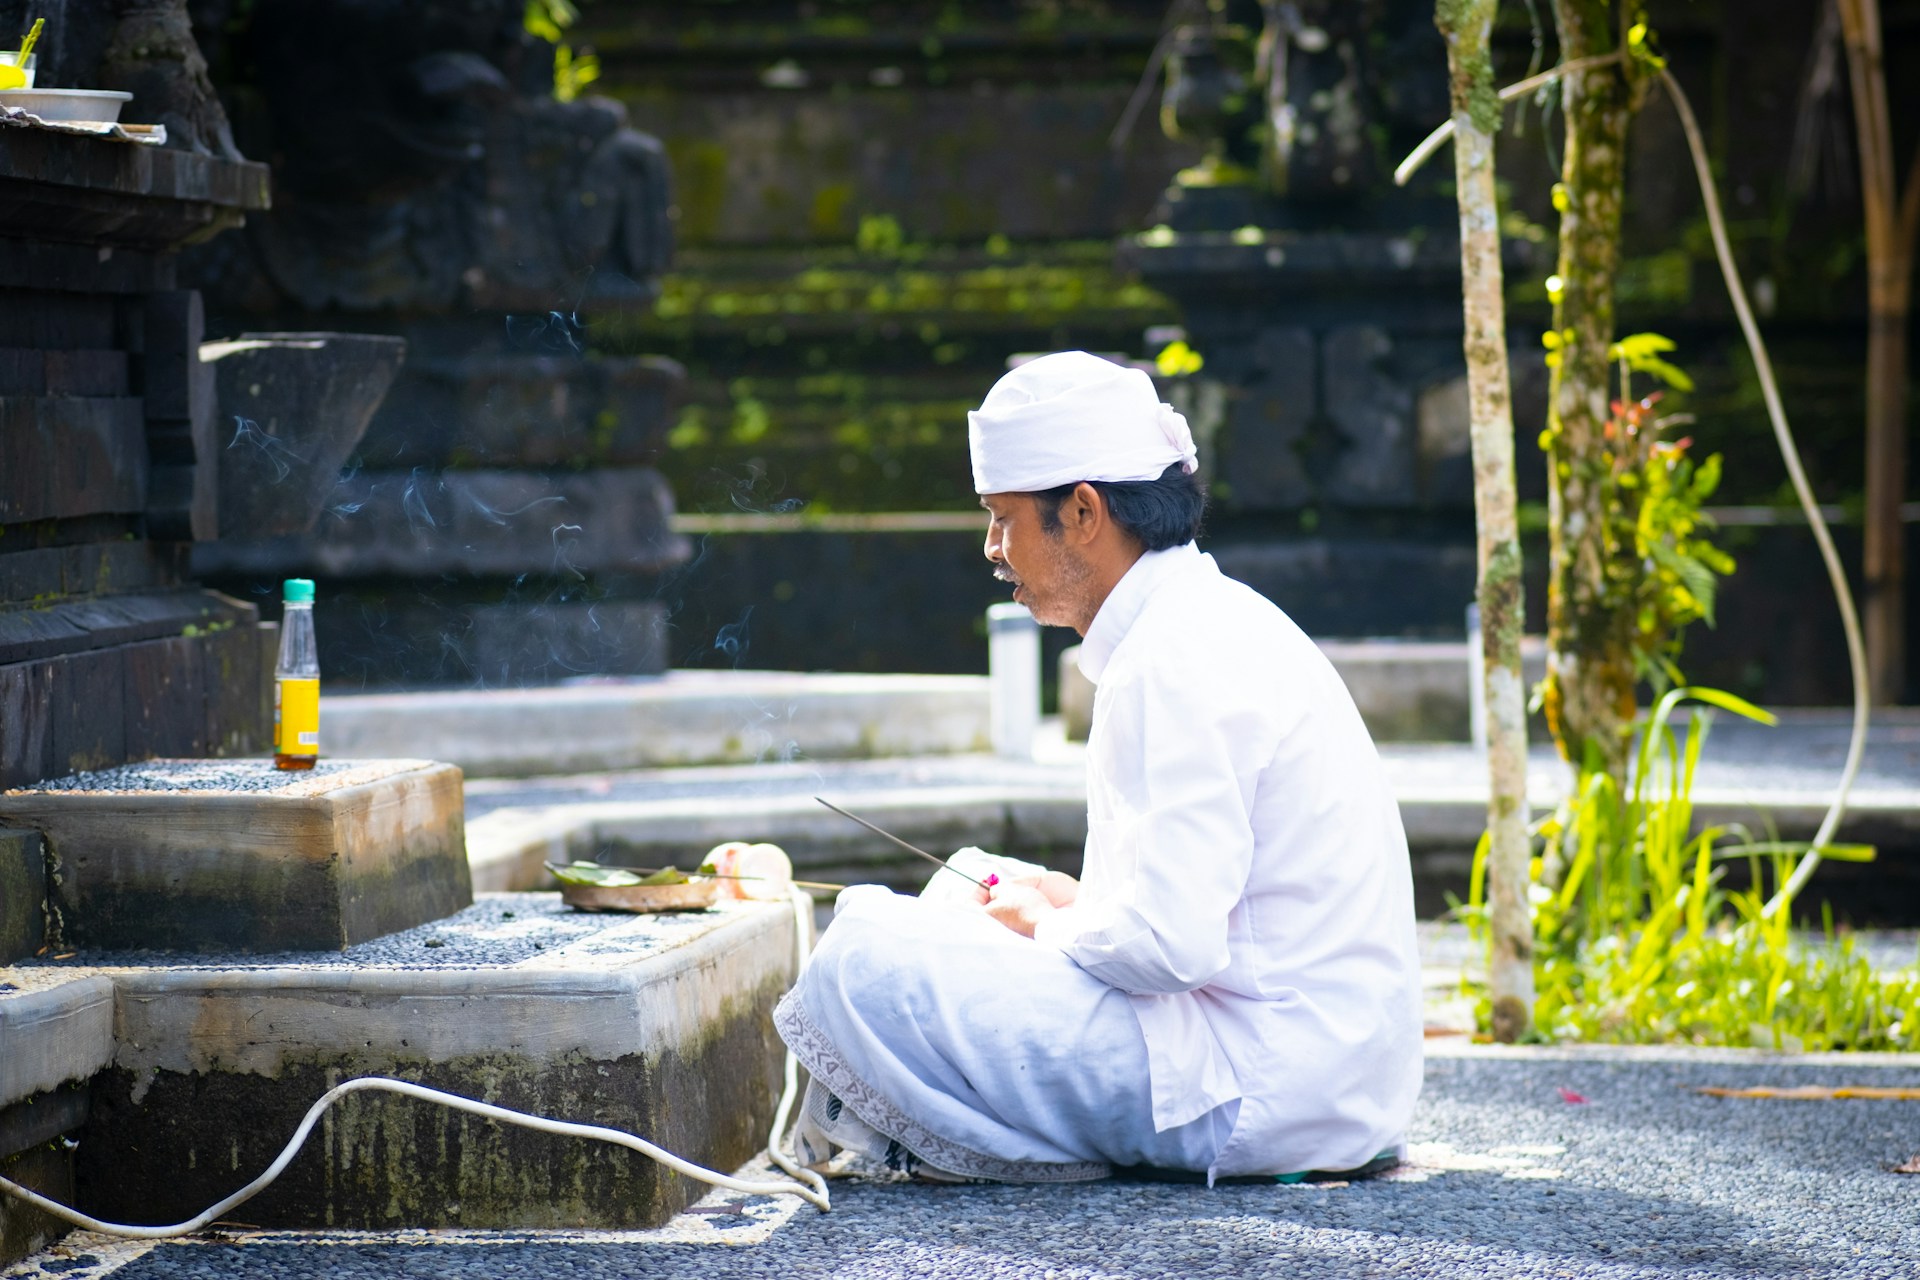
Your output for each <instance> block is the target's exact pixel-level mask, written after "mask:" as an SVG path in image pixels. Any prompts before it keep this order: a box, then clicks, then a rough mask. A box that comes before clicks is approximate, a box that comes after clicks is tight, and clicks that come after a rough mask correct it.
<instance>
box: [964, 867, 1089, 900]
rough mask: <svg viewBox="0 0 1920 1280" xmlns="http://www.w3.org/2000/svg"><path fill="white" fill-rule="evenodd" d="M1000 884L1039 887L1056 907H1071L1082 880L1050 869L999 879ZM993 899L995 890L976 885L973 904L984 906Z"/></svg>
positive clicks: (996, 881)
mask: <svg viewBox="0 0 1920 1280" xmlns="http://www.w3.org/2000/svg"><path fill="white" fill-rule="evenodd" d="M994 883H995V884H996V885H1000V884H1021V885H1026V886H1027V887H1028V888H1030V889H1038V890H1039V891H1040V893H1041V894H1042V896H1044V897H1045V898H1046V900H1047V902H1048V903H1049V904H1051V905H1052V906H1056V907H1070V906H1072V905H1073V904H1074V901H1075V900H1076V899H1078V898H1079V896H1080V882H1079V881H1078V880H1075V879H1074V878H1073V877H1072V876H1070V875H1068V874H1067V873H1066V872H1064V871H1048V872H1045V873H1044V874H1042V875H1037V876H1015V877H1014V878H1013V879H1011V880H999V879H996V880H995V882H994ZM991 901H993V890H992V889H991V888H981V887H978V886H976V887H975V888H974V890H973V905H975V906H976V907H984V906H986V905H987V904H988V903H989V902H991Z"/></svg>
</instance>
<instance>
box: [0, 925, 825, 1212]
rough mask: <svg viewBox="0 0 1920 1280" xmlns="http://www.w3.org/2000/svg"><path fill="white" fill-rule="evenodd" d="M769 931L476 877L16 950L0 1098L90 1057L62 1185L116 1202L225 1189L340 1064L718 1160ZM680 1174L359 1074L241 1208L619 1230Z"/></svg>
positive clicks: (775, 943) (772, 1057)
mask: <svg viewBox="0 0 1920 1280" xmlns="http://www.w3.org/2000/svg"><path fill="white" fill-rule="evenodd" d="M793 930H794V917H793V913H792V911H791V910H790V909H789V908H788V907H787V906H786V905H785V904H783V903H733V904H726V905H723V906H721V907H717V908H715V909H712V910H709V911H703V912H687V913H677V914H672V915H661V916H624V915H591V914H586V913H580V912H573V911H570V910H568V909H566V908H564V907H562V906H561V905H560V902H559V896H558V895H557V894H523V895H500V896H489V897H485V898H483V899H481V900H480V901H479V902H477V903H475V904H474V905H473V906H472V907H470V908H468V909H466V910H465V911H462V912H460V913H458V914H457V915H455V916H452V917H450V918H449V919H446V920H441V921H436V922H434V923H432V924H429V925H424V926H421V927H419V928H415V929H410V930H407V931H405V932H401V933H396V934H392V935H389V936H387V937H384V938H381V939H379V940H377V941H375V942H371V943H366V944H362V945H360V946H356V947H353V948H351V949H349V950H348V951H347V952H345V953H336V954H331V955H322V956H313V955H302V954H272V955H248V954H224V955H223V954H203V955H192V956H165V957H161V956H144V957H129V956H125V955H116V954H112V953H96V952H82V953H79V954H78V955H75V956H73V957H72V958H71V959H67V960H63V961H59V962H54V961H51V960H40V961H35V962H30V963H27V964H21V965H16V966H14V967H13V968H11V969H9V970H6V971H5V978H6V985H7V986H9V987H11V988H12V989H11V990H0V1117H3V1116H4V1115H5V1114H6V1108H7V1107H8V1106H9V1105H10V1104H16V1103H19V1102H21V1101H23V1100H27V1099H33V1098H44V1097H46V1096H47V1093H48V1091H49V1090H50V1089H57V1088H58V1087H59V1086H60V1085H61V1084H62V1083H64V1082H65V1081H69V1080H74V1079H88V1078H90V1081H91V1083H90V1086H89V1088H88V1095H89V1105H88V1107H87V1111H86V1114H85V1119H84V1123H83V1124H82V1125H81V1126H80V1128H79V1129H78V1131H77V1132H76V1133H75V1134H73V1135H72V1136H74V1137H75V1138H77V1140H78V1143H79V1146H78V1148H77V1150H76V1151H75V1153H74V1154H75V1157H76V1165H75V1168H74V1181H75V1184H76V1186H77V1193H78V1198H79V1202H80V1205H81V1207H82V1208H84V1209H86V1210H87V1211H88V1212H90V1213H94V1214H96V1215H99V1216H102V1217H106V1218H108V1219H110V1220H117V1221H132V1222H159V1221H173V1220H177V1219H179V1218H182V1217H186V1216H188V1215H190V1214H191V1213H194V1212H197V1211H198V1210H199V1209H201V1208H202V1207H204V1206H205V1205H207V1204H209V1203H212V1202H213V1201H214V1200H216V1199H218V1198H219V1197H220V1196H222V1195H225V1194H226V1193H228V1192H230V1191H232V1190H233V1189H234V1188H235V1187H236V1186H238V1185H240V1184H241V1183H243V1182H244V1181H246V1180H247V1179H248V1178H251V1177H252V1176H254V1175H255V1174H256V1173H257V1172H258V1171H259V1170H261V1169H262V1168H264V1167H265V1166H266V1165H267V1164H268V1163H269V1162H270V1161H271V1160H272V1158H273V1157H274V1156H275V1155H276V1154H277V1153H278V1151H279V1149H280V1147H281V1146H282V1144H284V1143H285V1141H286V1140H287V1138H288V1137H289V1136H290V1135H291V1133H292V1132H293V1129H294V1127H295V1125H296V1124H297V1123H298V1120H299V1118H300V1116H301V1115H302V1114H303V1113H304V1112H305V1110H306V1108H307V1107H308V1106H309V1105H311V1103H312V1102H313V1100H314V1099H315V1098H317V1097H318V1096H319V1095H320V1094H321V1093H323V1092H324V1091H325V1090H326V1089H327V1088H329V1087H330V1086H331V1085H333V1084H336V1083H338V1082H339V1081H341V1080H343V1079H347V1078H350V1077H353V1076H360V1075H375V1074H377V1075H392V1076H397V1077H399V1078H402V1079H407V1080H413V1081H417V1082H419V1083H422V1084H426V1085H429V1086H432V1087H435V1088H441V1089H446V1090H448V1091H451V1092H455V1093H461V1094H465V1095H467V1096H470V1097H477V1098H482V1099H484V1100H486V1101H489V1102H494V1103H498V1104H500V1105H503V1106H508V1107H515V1108H519V1109H522V1110H528V1111H533V1112H536V1113H539V1114H543V1115H552V1116H557V1117H560V1118H563V1119H574V1120H583V1121H590V1122H595V1123H600V1124H606V1125H612V1126H615V1127H618V1128H623V1129H627V1130H629V1131H632V1132H635V1133H639V1134H642V1135H644V1136H646V1137H648V1138H650V1139H652V1140H654V1141H656V1142H660V1143H662V1144H664V1145H666V1146H667V1147H669V1148H670V1149H672V1150H674V1151H676V1152H679V1153H681V1154H684V1155H686V1156H687V1157H689V1158H690V1159H693V1160H695V1161H697V1162H699V1163H702V1164H705V1165H708V1166H709V1167H718V1168H722V1169H731V1168H735V1167H737V1166H739V1165H740V1164H741V1163H743V1162H744V1161H745V1160H747V1159H748V1158H749V1157H750V1156H751V1155H752V1154H753V1153H754V1152H755V1151H757V1150H758V1149H759V1148H760V1146H761V1145H762V1143H763V1142H764V1140H765V1137H766V1130H767V1127H768V1125H769V1124H770V1123H771V1120H772V1108H773V1103H774V1100H775V1098H776V1096H777V1094H778V1092H779V1087H778V1086H779V1078H780V1064H781V1061H782V1056H781V1049H780V1044H779V1041H778V1039H777V1037H776V1036H775V1035H774V1033H773V1030H772V1025H771V1021H770V1017H769V1014H770V1011H771V1008H772V1005H773V1003H774V1001H775V1000H776V999H777V998H778V997H779V995H780V994H781V993H782V992H784V991H785V990H786V988H787V987H788V986H789V985H790V983H791V981H792V979H793V976H794V937H793ZM704 1190H705V1188H704V1187H702V1186H699V1185H698V1184H692V1183H688V1182H687V1181H686V1180H684V1179H682V1178H680V1177H678V1176H677V1175H667V1174H664V1173H663V1171H662V1170H661V1169H660V1168H659V1167H658V1166H656V1165H654V1164H653V1163H652V1162H651V1161H648V1160H645V1159H643V1158H641V1157H639V1156H637V1155H636V1154H634V1153H632V1152H629V1151H625V1150H622V1149H618V1148H613V1147H609V1146H605V1145H603V1144H595V1143H584V1142H579V1141H576V1140H571V1139H560V1138H553V1137H549V1136H547V1135H542V1134H536V1133H532V1132H530V1131H527V1130H522V1129H518V1128H507V1127H504V1126H496V1125H494V1124H493V1123H492V1122H490V1121H485V1120H479V1119H476V1118H474V1117H470V1116H465V1115H461V1114H459V1113H455V1112H451V1111H447V1110H445V1109H442V1108H438V1107H433V1106H429V1105H427V1104H423V1103H419V1102H414V1101H412V1100H408V1099H400V1098H394V1097H388V1096H385V1095H366V1094H363V1095H356V1096H354V1097H352V1098H348V1099H345V1100H343V1101H342V1102H341V1103H339V1104H337V1105H336V1107H335V1108H334V1110H333V1111H332V1112H330V1113H329V1114H328V1116H327V1118H326V1119H325V1120H324V1121H323V1123H322V1125H321V1126H320V1128H319V1129H317V1130H316V1133H315V1136H314V1138H313V1139H312V1140H311V1141H310V1142H309V1145H308V1148H307V1150H306V1151H305V1152H304V1153H303V1154H302V1155H301V1156H300V1157H299V1158H297V1159H296V1160H295V1162H294V1163H293V1164H292V1165H291V1166H290V1167H289V1169H288V1171H287V1172H286V1173H285V1174H284V1175H283V1176H282V1178H281V1179H280V1181H279V1182H277V1183H276V1184H275V1185H274V1187H272V1188H271V1189H270V1190H269V1191H268V1192H266V1193H265V1194H263V1195H262V1196H260V1197H259V1198H258V1199H256V1200H254V1201H251V1202H249V1204H248V1205H247V1207H246V1211H245V1214H244V1216H245V1218H246V1220H247V1221H248V1222H252V1223H258V1224H261V1225H263V1226H285V1227H294V1226H303V1227H321V1226H328V1227H349V1228H377V1227H391V1226H400V1225H411V1226H429V1227H456V1226H469V1227H513V1228H534V1227H540V1228H548V1227H586V1226H591V1227H608V1228H612V1227H641V1226H652V1225H656V1224H658V1223H660V1222H662V1221H664V1220H666V1219H667V1218H668V1217H670V1216H672V1214H673V1213H675V1212H677V1211H678V1210H679V1209H681V1208H682V1207H684V1206H685V1205H686V1204H688V1203H690V1202H691V1201H692V1200H693V1199H695V1198H696V1197H697V1196H698V1195H699V1194H701V1193H703V1192H704ZM0 1212H5V1211H4V1210H0Z"/></svg>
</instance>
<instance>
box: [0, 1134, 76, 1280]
mask: <svg viewBox="0 0 1920 1280" xmlns="http://www.w3.org/2000/svg"><path fill="white" fill-rule="evenodd" d="M0 1178H5V1179H7V1180H8V1181H9V1182H17V1183H19V1184H20V1185H21V1186H23V1187H25V1188H27V1189H28V1190H29V1191H38V1192H39V1193H40V1194H41V1195H43V1196H47V1197H49V1198H51V1199H54V1200H58V1201H60V1202H61V1203H63V1204H72V1203H73V1200H74V1192H73V1189H74V1177H73V1153H72V1152H71V1151H68V1150H66V1149H65V1147H64V1146H63V1145H62V1144H61V1143H59V1141H58V1140H57V1139H56V1140H55V1141H53V1142H43V1143H40V1144H39V1145H37V1146H35V1147H33V1148H31V1149H29V1150H26V1151H22V1152H20V1153H18V1154H17V1155H11V1156H5V1157H0ZM71 1230H73V1228H72V1227H69V1226H68V1225H67V1224H66V1223H64V1222H62V1221H61V1220H60V1219H58V1218H56V1217H54V1216H53V1215H52V1214H50V1213H42V1212H40V1210H38V1209H35V1208H33V1207H32V1206H30V1205H25V1204H22V1203H21V1202H20V1201H18V1200H16V1199H14V1198H13V1197H12V1196H0V1267H4V1266H6V1265H7V1264H8V1263H10V1262H18V1261H19V1260H20V1259H22V1258H24V1257H26V1256H27V1255H29V1254H33V1253H38V1252H39V1251H40V1250H42V1249H44V1248H46V1247H47V1246H48V1245H50V1244H52V1243H53V1242H54V1241H56V1240H58V1239H60V1237H62V1236H64V1235H66V1234H67V1233H68V1232H69V1231H71Z"/></svg>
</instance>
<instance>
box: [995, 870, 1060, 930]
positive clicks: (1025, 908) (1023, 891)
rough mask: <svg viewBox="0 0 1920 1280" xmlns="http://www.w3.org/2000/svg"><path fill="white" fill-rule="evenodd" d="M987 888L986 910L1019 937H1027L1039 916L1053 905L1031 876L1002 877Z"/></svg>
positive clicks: (1036, 923) (1049, 910)
mask: <svg viewBox="0 0 1920 1280" xmlns="http://www.w3.org/2000/svg"><path fill="white" fill-rule="evenodd" d="M988 892H989V893H991V894H992V897H991V898H990V899H989V900H988V902H987V904H986V906H987V914H988V915H990V916H992V917H993V918H994V919H995V920H998V921H999V922H1000V923H1001V924H1003V925H1005V926H1007V928H1009V929H1011V930H1013V931H1014V932H1015V933H1017V934H1019V935H1020V936H1021V937H1023V938H1031V937H1032V936H1033V931H1034V929H1035V928H1037V927H1038V926H1039V924H1040V919H1041V917H1042V916H1045V915H1047V914H1048V913H1049V912H1051V911H1053V909H1054V906H1053V903H1052V902H1050V901H1049V900H1048V899H1047V895H1046V894H1044V893H1042V892H1041V891H1040V890H1039V889H1038V888H1037V887H1036V886H1035V885H1034V884H1033V883H1032V881H1031V880H1020V881H1013V880H1002V881H1001V882H1000V883H999V884H996V885H995V886H993V888H992V889H990V890H989V891H988Z"/></svg>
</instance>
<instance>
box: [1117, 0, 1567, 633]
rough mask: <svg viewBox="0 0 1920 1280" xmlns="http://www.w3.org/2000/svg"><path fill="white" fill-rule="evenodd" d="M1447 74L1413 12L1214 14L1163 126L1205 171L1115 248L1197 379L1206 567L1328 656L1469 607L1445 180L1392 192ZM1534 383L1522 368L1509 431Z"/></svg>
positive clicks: (1436, 625)
mask: <svg viewBox="0 0 1920 1280" xmlns="http://www.w3.org/2000/svg"><path fill="white" fill-rule="evenodd" d="M1445 71H1446V58H1445V52H1444V50H1443V48H1442V46H1441V44H1440V40H1439V36H1438V34H1437V33H1436V32H1435V31H1434V29H1433V24H1432V11H1431V6H1425V7H1423V6H1422V5H1420V4H1418V3H1415V0H1364V2H1362V3H1334V2H1333V0H1322V2H1310V3H1304V4H1299V5H1282V6H1275V5H1257V4H1253V3H1237V2H1235V3H1227V2H1226V0H1215V3H1213V4H1211V5H1210V6H1209V13H1208V15H1207V16H1206V17H1205V19H1203V20H1201V21H1198V22H1196V23H1194V24H1193V25H1189V26H1184V27H1181V28H1178V29H1177V30H1176V31H1175V33H1174V34H1173V37H1172V45H1171V54H1170V57H1169V60H1168V72H1167V85H1166V90H1165V94H1164V98H1163V101H1162V108H1161V116H1162V122H1163V124H1164V126H1165V127H1166V128H1167V129H1168V130H1169V131H1170V132H1172V133H1174V134H1176V135H1177V136H1180V137H1183V138H1186V139H1188V140H1190V141H1192V142H1195V143H1197V144H1200V145H1203V146H1205V147H1206V148H1207V153H1206V156H1205V158H1204V159H1203V160H1202V161H1201V162H1200V163H1199V164H1197V165H1195V166H1193V167H1191V168H1189V169H1186V170H1183V171H1182V172H1181V173H1180V174H1179V175H1178V176H1177V177H1176V178H1175V179H1174V181H1173V184H1172V185H1171V186H1170V187H1168V189H1167V191H1166V193H1165V195H1164V197H1163V198H1162V200H1161V203H1160V206H1159V208H1158V209H1156V211H1155V214H1154V217H1153V221H1154V222H1155V223H1156V224H1157V225H1155V226H1154V227H1153V228H1152V229H1151V230H1148V231H1146V232H1143V233H1140V234H1137V235H1133V236H1129V237H1126V238H1125V239H1123V240H1122V242H1121V246H1120V257H1121V261H1122V263H1123V264H1125V265H1128V266H1130V267H1132V268H1133V269H1136V270H1137V271H1138V272H1139V273H1140V275H1141V277H1142V278H1143V279H1144V280H1146V281H1147V282H1148V283H1150V284H1152V285H1153V286H1154V287H1156V288H1158V289H1160V290H1162V291H1163V292H1165V293H1166V294H1168V295H1169V296H1171V297H1172V298H1174V299H1175V300H1176V301H1178V302H1179V303H1180V305H1181V308H1182V311H1183V314H1184V318H1185V330H1186V334H1187V337H1188V340H1189V341H1190V342H1191V343H1192V345H1193V346H1194V347H1195V348H1196V349H1198V350H1199V351H1200V352H1202V353H1203V354H1204V356H1205V359H1206V365H1205V368H1204V371H1203V372H1202V373H1201V374H1200V375H1199V376H1198V377H1196V378H1193V379H1190V380H1188V385H1187V386H1185V387H1183V388H1182V389H1181V394H1183V395H1184V397H1185V402H1186V404H1187V406H1188V407H1189V408H1190V409H1191V410H1192V412H1190V414H1189V416H1190V417H1191V418H1193V419H1194V420H1195V426H1196V429H1197V430H1198V431H1199V432H1200V433H1201V434H1202V435H1203V436H1204V437H1206V439H1205V442H1204V443H1203V446H1202V449H1201V456H1202V459H1203V466H1208V467H1209V468H1210V476H1209V479H1210V481H1211V485H1212V492H1213V494H1214V497H1215V502H1216V513H1217V514H1216V515H1215V516H1214V517H1213V518H1212V519H1211V520H1210V522H1209V523H1210V527H1211V529H1212V530H1213V533H1214V535H1215V541H1214V545H1213V546H1212V550H1213V552H1214V554H1215V555H1216V556H1217V557H1218V558H1219V559H1220V561H1221V564H1222V566H1223V568H1225V569H1226V571H1227V572H1229V573H1231V574H1232V575H1233V576H1235V577H1238V578H1241V579H1242V580H1244V581H1246V582H1248V583H1250V584H1252V585H1253V586H1255V587H1256V588H1258V589H1259V590H1260V591H1262V592H1263V593H1264V594H1266V595H1268V596H1269V597H1271V598H1273V599H1276V600H1282V601H1286V602H1287V603H1288V607H1289V608H1290V609H1297V610H1298V616H1300V617H1301V619H1302V621H1303V623H1305V624H1306V625H1309V626H1310V627H1311V628H1312V629H1313V630H1314V631H1315V632H1316V633H1319V634H1328V633H1331V634H1336V635H1360V634H1369V633H1375V634H1377V633H1388V634H1391V633H1398V632H1407V631H1414V632H1419V631H1425V632H1428V633H1434V634H1441V633H1447V632H1457V631H1458V629H1459V627H1460V617H1461V610H1462V609H1463V608H1464V606H1465V605H1466V603H1467V602H1469V601H1470V600H1471V599H1472V596H1473V585H1474V549H1473V487H1472V470H1471V458H1470V456H1469V448H1468V421H1467V394H1466V378H1465V365H1464V362H1463V359H1462V356H1461V350H1460V331H1461V320H1460V289H1459V280H1460V262H1459V251H1458V243H1459V242H1458V235H1457V231H1456V228H1455V218H1456V215H1455V213H1454V210H1453V204H1452V201H1451V199H1450V198H1448V197H1446V196H1445V195H1444V193H1443V192H1441V191H1439V190H1438V189H1436V185H1435V175H1436V174H1439V173H1440V172H1441V169H1442V168H1443V167H1444V166H1430V168H1429V171H1428V172H1426V173H1424V174H1423V175H1422V176H1421V181H1420V182H1419V183H1417V184H1416V185H1415V187H1414V188H1412V189H1409V190H1398V189H1396V188H1394V187H1393V185H1392V177H1391V175H1392V170H1393V166H1394V165H1395V163H1397V161H1398V159H1399V158H1400V157H1401V156H1403V155H1405V154H1406V152H1407V151H1409V150H1411V149H1412V147H1413V145H1414V144H1415V143H1417V142H1418V141H1419V140H1420V138H1421V137H1422V136H1423V135H1424V134H1425V133H1426V132H1427V131H1428V130H1430V129H1431V128H1432V127H1433V126H1434V125H1435V124H1436V123H1438V122H1439V121H1442V120H1444V119H1446V117H1447V114H1448V105H1447V88H1446V79H1445ZM1449 172H1450V171H1449ZM1538 365H1539V362H1538V361H1537V360H1519V361H1516V362H1515V373H1516V378H1517V379H1518V381H1519V385H1517V386H1516V388H1515V394H1516V399H1517V401H1519V405H1518V407H1517V409H1516V413H1515V417H1516V420H1517V421H1522V422H1525V421H1529V420H1533V415H1532V414H1530V413H1529V411H1528V410H1529V405H1530V404H1531V403H1534V402H1537V401H1538V400H1539V399H1540V397H1541V396H1542V395H1543V393H1544V384H1543V382H1541V381H1540V380H1538V379H1534V380H1533V383H1532V384H1530V383H1529V379H1530V378H1531V376H1532V375H1533V373H1534V371H1536V370H1537V368H1538ZM1208 446H1211V447H1208ZM1521 470H1522V473H1523V474H1524V475H1527V477H1528V478H1529V479H1533V477H1534V474H1535V473H1536V469H1534V468H1532V467H1530V466H1529V465H1528V464H1527V463H1525V462H1523V464H1522V468H1521ZM1382 581H1393V582H1395V583H1396V584H1398V588H1397V589H1396V590H1395V591H1393V592H1382V591H1380V590H1379V584H1380V583H1381V582H1382ZM1296 602H1298V603H1296Z"/></svg>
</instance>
